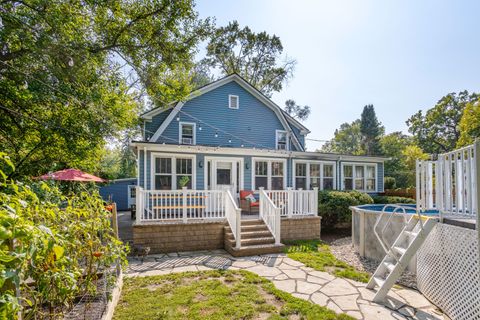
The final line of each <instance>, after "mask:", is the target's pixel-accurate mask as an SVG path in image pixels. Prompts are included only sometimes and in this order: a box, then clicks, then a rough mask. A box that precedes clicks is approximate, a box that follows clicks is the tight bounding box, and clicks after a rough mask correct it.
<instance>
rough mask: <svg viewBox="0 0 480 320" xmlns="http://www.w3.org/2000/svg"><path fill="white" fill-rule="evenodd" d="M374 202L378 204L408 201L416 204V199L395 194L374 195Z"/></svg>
mask: <svg viewBox="0 0 480 320" xmlns="http://www.w3.org/2000/svg"><path fill="white" fill-rule="evenodd" d="M372 198H373V202H374V203H378V204H395V203H407V204H415V203H416V202H415V200H414V199H411V198H405V197H395V196H373V197H372Z"/></svg>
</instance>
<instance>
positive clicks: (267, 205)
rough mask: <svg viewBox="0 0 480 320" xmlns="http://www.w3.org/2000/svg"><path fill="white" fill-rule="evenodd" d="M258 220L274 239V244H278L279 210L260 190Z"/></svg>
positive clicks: (263, 191)
mask: <svg viewBox="0 0 480 320" xmlns="http://www.w3.org/2000/svg"><path fill="white" fill-rule="evenodd" d="M259 192H260V218H261V219H262V220H263V222H265V225H266V226H267V227H268V230H270V232H271V233H272V235H273V237H274V238H275V244H277V245H278V244H280V208H278V207H277V206H275V204H274V203H273V201H272V199H270V197H269V196H268V194H267V193H266V192H265V190H263V188H260V191H259Z"/></svg>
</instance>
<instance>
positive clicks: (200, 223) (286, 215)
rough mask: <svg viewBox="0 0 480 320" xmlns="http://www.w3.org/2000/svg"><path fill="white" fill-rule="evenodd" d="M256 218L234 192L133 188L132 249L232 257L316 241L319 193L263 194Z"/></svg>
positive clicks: (276, 191)
mask: <svg viewBox="0 0 480 320" xmlns="http://www.w3.org/2000/svg"><path fill="white" fill-rule="evenodd" d="M256 197H257V198H258V213H254V214H250V210H246V209H245V208H244V210H242V209H241V208H240V206H239V199H238V197H237V195H236V194H235V193H234V192H233V191H232V190H189V189H186V188H183V189H182V190H144V189H143V188H141V187H137V198H136V205H137V214H136V221H135V225H134V231H133V236H134V243H135V244H136V245H142V246H149V247H150V248H151V250H152V252H172V251H178V250H183V251H186V250H208V249H222V248H224V249H226V250H227V251H229V252H230V253H231V254H232V255H235V256H239V255H250V254H261V253H274V252H281V251H282V250H283V244H282V243H281V241H282V240H283V241H285V240H298V239H312V238H317V239H318V238H320V217H318V216H317V211H318V189H316V188H315V189H314V190H293V189H287V190H264V189H263V188H261V189H260V190H258V193H257V195H256Z"/></svg>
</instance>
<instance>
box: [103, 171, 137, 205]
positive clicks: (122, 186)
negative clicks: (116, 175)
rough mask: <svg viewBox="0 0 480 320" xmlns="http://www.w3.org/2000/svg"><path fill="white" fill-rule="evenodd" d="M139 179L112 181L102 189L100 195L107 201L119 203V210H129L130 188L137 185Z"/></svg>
mask: <svg viewBox="0 0 480 320" xmlns="http://www.w3.org/2000/svg"><path fill="white" fill-rule="evenodd" d="M136 184H137V178H132V179H129V180H121V181H112V182H111V183H109V184H107V185H105V186H102V187H100V190H99V192H100V195H101V196H102V198H103V200H105V201H110V200H111V201H113V202H116V203H117V210H128V209H130V208H129V207H128V186H129V185H136Z"/></svg>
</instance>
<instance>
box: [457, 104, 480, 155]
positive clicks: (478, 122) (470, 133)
mask: <svg viewBox="0 0 480 320" xmlns="http://www.w3.org/2000/svg"><path fill="white" fill-rule="evenodd" d="M479 137H480V98H478V99H477V101H475V102H473V101H471V102H469V103H467V104H466V105H465V109H464V110H463V115H462V119H461V120H460V139H459V140H458V142H457V147H464V146H467V145H469V144H472V143H473V142H474V140H475V139H476V138H479Z"/></svg>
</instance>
